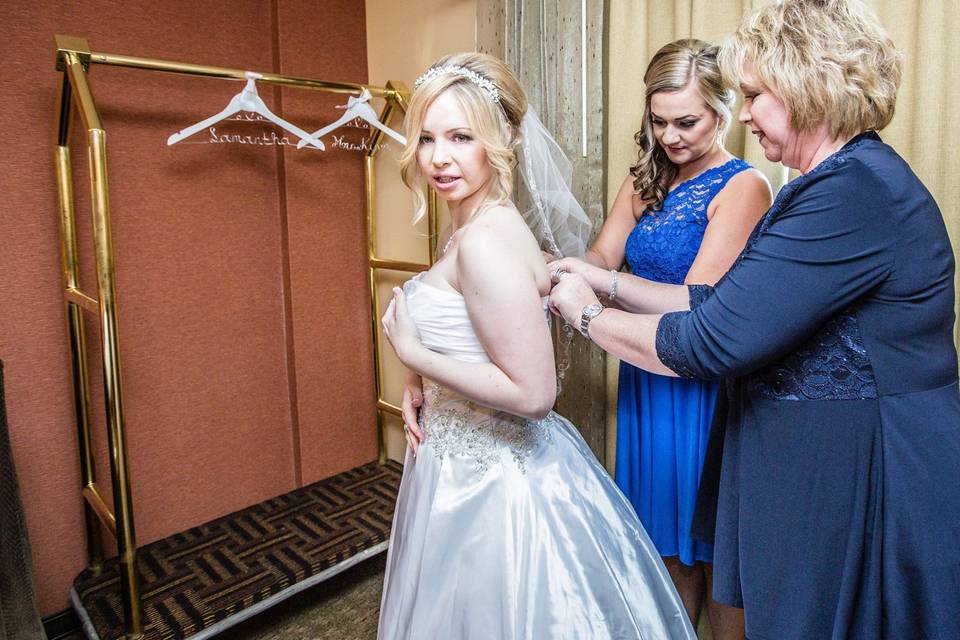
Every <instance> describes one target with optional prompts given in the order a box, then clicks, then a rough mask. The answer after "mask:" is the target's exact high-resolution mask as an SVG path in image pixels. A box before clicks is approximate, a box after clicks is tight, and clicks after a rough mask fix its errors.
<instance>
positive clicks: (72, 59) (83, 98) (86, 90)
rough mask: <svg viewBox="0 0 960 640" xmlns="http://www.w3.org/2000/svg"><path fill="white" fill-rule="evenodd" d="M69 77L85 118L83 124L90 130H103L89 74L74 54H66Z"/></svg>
mask: <svg viewBox="0 0 960 640" xmlns="http://www.w3.org/2000/svg"><path fill="white" fill-rule="evenodd" d="M66 63H67V75H68V76H69V78H70V85H71V87H72V88H73V93H74V94H75V96H74V97H75V98H76V101H77V103H78V106H79V107H80V116H81V117H82V118H83V124H84V126H86V128H87V129H88V130H90V129H101V130H102V129H103V125H102V124H100V115H99V114H98V113H97V104H96V102H95V101H94V99H93V92H92V91H91V90H90V83H89V82H88V81H87V73H86V71H84V69H83V64H82V63H81V62H80V57H79V56H78V55H77V54H75V53H72V52H67V54H66Z"/></svg>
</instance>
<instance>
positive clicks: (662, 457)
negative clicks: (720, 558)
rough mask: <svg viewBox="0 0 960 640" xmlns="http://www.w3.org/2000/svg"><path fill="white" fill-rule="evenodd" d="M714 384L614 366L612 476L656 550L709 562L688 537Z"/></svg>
mask: <svg viewBox="0 0 960 640" xmlns="http://www.w3.org/2000/svg"><path fill="white" fill-rule="evenodd" d="M716 398H717V383H715V382H706V381H703V380H688V379H684V378H673V377H667V376H658V375H656V374H652V373H647V372H646V371H642V370H640V369H637V368H636V367H634V366H633V365H630V364H627V363H625V362H623V363H621V364H620V390H619V400H618V402H617V467H616V474H615V477H616V482H617V485H618V486H619V487H620V490H621V491H623V493H624V495H626V496H627V498H628V499H629V500H630V502H631V503H632V504H633V508H634V509H635V510H636V512H637V515H638V516H639V517H640V521H641V522H642V523H643V526H644V528H645V529H646V530H647V533H648V534H649V535H650V538H651V539H652V540H653V543H654V545H655V546H656V548H657V551H658V552H659V553H660V555H661V556H666V557H678V558H679V559H680V561H681V562H683V563H684V564H686V565H693V564H694V563H696V562H712V561H713V545H712V544H708V543H706V542H702V541H700V540H695V539H693V538H691V537H690V527H691V525H692V523H693V514H694V510H695V507H696V504H697V489H698V487H699V486H700V475H701V473H702V472H703V459H704V456H705V454H706V450H707V441H708V440H709V437H710V423H711V420H712V418H713V408H714V403H715V401H716Z"/></svg>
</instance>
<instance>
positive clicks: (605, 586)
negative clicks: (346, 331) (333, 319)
mask: <svg viewBox="0 0 960 640" xmlns="http://www.w3.org/2000/svg"><path fill="white" fill-rule="evenodd" d="M406 122H407V139H408V143H407V147H406V148H405V150H404V152H403V154H402V156H401V160H400V164H401V172H402V175H403V179H404V182H405V183H406V184H407V186H409V187H410V188H411V189H412V190H413V191H414V193H415V194H416V196H417V197H418V204H419V210H420V214H422V213H423V210H424V209H425V189H433V190H435V191H436V192H437V194H438V196H439V197H440V198H441V199H443V200H444V201H446V203H447V206H448V208H449V211H450V218H451V224H450V229H449V233H448V234H447V235H446V237H445V238H443V241H444V243H443V245H442V246H443V249H442V255H441V256H440V258H439V259H438V260H437V262H436V264H434V265H433V267H431V268H430V270H429V271H426V272H424V273H421V274H419V275H417V276H416V277H414V278H413V279H411V280H410V281H408V282H407V283H406V284H405V285H404V287H403V289H402V290H400V289H395V290H394V298H393V300H392V301H391V303H390V306H389V307H388V309H387V311H386V314H385V315H384V317H383V327H384V330H385V333H386V335H387V337H388V339H389V340H390V342H391V344H392V345H393V348H394V349H395V351H396V352H397V355H398V356H399V358H400V360H401V361H402V362H403V363H404V365H406V366H407V367H408V368H409V369H410V370H411V372H412V373H413V374H414V375H417V376H422V389H423V400H422V407H421V409H420V415H419V424H408V425H407V426H405V427H404V430H405V431H406V432H407V441H408V444H409V448H408V452H407V456H406V462H405V466H404V472H403V480H402V482H401V485H400V493H399V496H398V499H397V507H396V512H395V516H394V521H393V532H392V534H391V542H390V549H389V552H388V557H387V572H386V578H385V583H384V590H383V600H382V604H381V610H380V627H379V632H378V637H379V638H380V639H381V640H399V639H417V640H419V639H432V638H436V639H440V640H474V639H477V640H479V639H482V640H495V639H511V640H513V639H530V640H545V639H550V638H564V639H582V640H601V639H604V638H611V639H612V638H617V639H620V638H629V639H639V638H643V639H644V640H653V639H675V638H678V639H695V638H696V636H695V634H694V632H693V629H692V628H691V627H690V624H689V622H688V620H687V617H686V614H685V613H684V609H683V605H682V604H681V601H680V598H679V596H678V595H677V592H676V590H675V589H674V587H673V583H672V582H671V580H670V577H669V575H668V574H667V572H666V569H665V568H664V567H663V565H662V563H661V561H660V557H659V555H658V553H657V551H656V549H655V548H654V547H653V545H652V544H651V542H650V540H649V538H648V537H647V534H646V532H645V531H644V530H643V527H642V526H641V524H640V522H639V520H638V519H637V516H636V515H635V513H634V512H633V510H632V508H631V506H630V504H629V503H628V502H627V500H626V499H625V498H624V497H623V496H622V495H621V493H620V491H619V490H618V489H617V488H616V486H615V485H614V483H613V481H612V480H611V479H610V477H609V476H608V475H607V473H606V471H605V470H604V469H603V467H602V466H601V465H600V464H599V462H598V461H597V460H596V458H595V457H594V456H593V454H592V453H591V451H590V450H589V448H588V447H587V445H586V443H585V442H584V441H583V439H582V438H581V436H580V435H579V433H578V432H577V430H576V429H575V428H574V427H573V425H571V424H570V423H569V422H568V421H567V420H565V419H564V418H562V417H560V416H558V415H556V414H554V413H552V412H551V411H550V409H551V407H552V406H553V403H554V400H555V398H556V377H555V370H554V358H553V349H552V345H551V341H550V331H549V326H548V320H547V317H546V316H545V305H544V299H545V297H546V295H547V293H548V292H549V290H550V284H551V283H550V274H549V273H548V271H547V268H546V265H545V263H544V260H543V258H542V257H541V253H540V248H539V245H538V240H537V238H535V236H534V234H533V233H532V232H531V226H532V227H533V228H534V230H535V231H536V232H537V235H538V236H539V237H540V239H541V240H542V241H544V242H545V243H546V244H547V245H548V247H549V248H550V249H551V250H552V251H560V252H564V253H569V252H570V251H571V247H573V250H574V251H575V250H576V245H577V244H578V241H579V243H580V246H579V250H580V251H581V252H582V249H583V245H582V242H583V241H584V240H585V235H586V234H585V233H584V232H586V231H589V223H588V222H587V219H586V216H585V215H584V214H583V211H582V209H579V206H578V205H577V206H575V207H573V208H571V206H572V204H571V203H575V201H574V200H573V198H572V196H570V194H569V187H568V185H563V187H562V189H560V191H561V192H562V193H558V191H557V189H556V188H555V185H556V183H557V180H555V179H552V178H551V177H550V176H549V175H547V174H546V173H545V169H544V168H551V167H553V166H554V165H553V164H552V163H551V161H550V159H549V156H550V150H551V149H556V145H555V143H553V141H552V139H550V138H549V134H546V131H545V129H543V127H542V125H541V124H540V123H539V120H537V118H536V115H535V114H534V113H533V112H532V111H528V109H527V99H526V96H525V95H524V93H523V90H522V89H521V87H520V85H519V82H518V81H517V79H516V77H515V76H514V75H513V74H512V72H511V71H510V70H509V69H508V68H507V67H506V66H505V65H504V64H503V63H502V62H500V61H499V60H497V59H495V58H492V57H490V56H487V55H484V54H477V53H466V54H458V55H453V56H448V57H445V58H443V59H441V60H439V61H438V62H437V63H435V64H434V65H433V66H432V67H431V68H430V69H429V70H428V71H427V72H426V73H425V74H424V75H423V76H422V77H421V78H420V79H418V80H417V83H416V85H415V89H414V92H413V95H412V97H411V100H410V106H409V109H408V111H407V119H406ZM541 152H543V153H541ZM534 156H535V157H534ZM518 160H519V161H520V167H521V173H522V174H523V176H524V179H525V181H526V184H527V186H528V188H529V190H530V192H531V195H532V200H533V201H534V202H535V205H536V206H535V207H534V210H533V211H532V213H531V215H530V219H529V220H528V221H527V222H528V223H529V225H530V226H528V224H527V223H525V221H524V218H523V217H522V216H521V215H520V213H519V212H518V210H517V209H516V208H515V206H514V205H513V203H512V202H511V201H510V195H511V191H512V183H513V173H512V172H513V167H514V166H515V165H516V164H517V161H518ZM545 182H546V183H548V184H543V183H545ZM571 212H572V213H571ZM588 322H589V320H584V322H583V323H582V325H583V326H582V330H584V331H586V330H587V328H588V327H587V324H588ZM416 386H417V387H419V385H416ZM405 404H407V403H405ZM407 422H413V421H411V420H407Z"/></svg>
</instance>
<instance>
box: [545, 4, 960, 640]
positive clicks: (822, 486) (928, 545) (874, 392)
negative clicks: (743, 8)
mask: <svg viewBox="0 0 960 640" xmlns="http://www.w3.org/2000/svg"><path fill="white" fill-rule="evenodd" d="M719 60H720V64H721V66H722V68H723V69H724V71H725V74H726V75H727V76H728V77H730V78H732V79H733V80H734V81H735V82H736V83H737V84H739V87H740V90H741V91H742V92H743V96H744V104H743V107H742V109H741V111H740V121H741V122H743V123H744V124H745V125H747V126H748V127H750V129H751V131H752V132H753V133H754V134H755V135H756V136H757V137H758V138H759V140H760V145H761V146H762V147H763V150H764V154H765V156H766V157H767V158H768V159H769V160H772V161H779V162H781V163H783V164H784V165H786V166H788V167H790V168H793V169H796V170H798V171H799V172H800V174H801V175H800V176H799V177H797V178H796V179H794V180H793V181H792V182H790V183H789V184H787V185H786V186H785V187H784V188H783V189H782V190H781V191H780V193H779V194H778V196H777V198H776V200H775V201H774V203H773V206H772V207H771V208H770V210H769V211H768V212H767V213H766V214H765V215H764V216H763V218H762V219H761V220H760V223H759V224H758V225H757V227H756V229H755V230H754V231H753V233H752V235H751V236H750V239H749V240H748V241H747V246H746V248H745V249H744V251H743V253H741V254H740V256H739V257H738V258H737V260H736V262H735V263H734V265H733V267H732V268H731V269H730V271H729V272H728V273H727V274H726V275H725V276H724V277H723V278H721V279H720V280H719V281H718V282H717V283H716V285H715V286H713V287H710V286H705V285H696V284H693V285H690V286H677V285H666V284H659V283H653V282H650V281H645V280H642V279H640V278H635V277H632V276H629V275H624V276H622V277H621V278H620V286H619V292H618V297H617V300H618V302H619V303H620V305H621V308H622V309H623V310H620V309H612V308H611V309H605V310H603V311H602V312H600V313H599V314H596V313H592V310H593V309H594V307H591V305H593V304H595V303H596V302H597V298H596V296H595V294H594V291H598V290H599V291H602V290H603V288H604V287H606V286H607V283H608V280H609V277H610V276H609V273H608V272H606V271H603V270H601V269H597V268H596V267H593V266H591V265H588V264H586V263H584V262H582V261H576V260H569V259H568V260H563V261H559V262H557V263H554V264H552V265H551V268H552V269H553V270H554V273H555V279H556V280H559V282H558V284H557V285H556V286H555V287H554V289H553V292H552V293H551V302H552V305H553V307H554V308H555V309H557V310H558V312H559V313H561V314H562V315H563V316H564V317H565V318H566V319H567V320H568V321H570V322H572V323H575V324H576V325H578V326H582V327H584V330H585V331H586V332H587V333H588V335H589V337H590V338H591V339H592V340H594V341H595V342H596V343H597V344H598V345H600V346H601V347H603V348H604V349H606V350H607V351H609V352H611V353H613V354H614V355H616V356H618V357H620V358H621V359H623V360H626V361H628V362H631V363H633V364H635V365H637V366H639V367H641V368H644V369H646V370H648V371H652V372H654V373H661V374H664V375H676V376H682V377H698V378H723V379H724V386H725V389H724V390H723V391H721V392H720V394H719V398H720V402H719V404H721V405H724V406H722V407H720V408H719V409H718V414H717V422H716V424H715V427H714V430H713V433H712V434H711V438H712V442H711V446H710V451H709V453H708V461H707V463H706V468H705V471H704V480H703V481H702V482H701V485H700V503H699V506H698V524H699V525H700V529H701V532H708V533H711V534H713V540H714V543H715V548H714V576H715V578H714V580H715V582H714V597H715V598H716V599H717V600H718V601H720V602H725V603H728V604H731V605H739V606H742V607H743V608H744V613H745V618H746V634H747V637H749V638H751V639H752V640H774V639H775V640H791V639H796V640H800V639H803V640H807V639H812V638H817V639H820V638H830V639H833V640H841V639H850V640H853V639H861V640H867V639H870V640H873V639H876V638H889V639H897V640H899V639H901V638H904V639H905V638H960V598H958V597H957V594H958V593H960V463H958V461H960V387H958V381H957V352H956V349H955V346H954V343H953V336H952V331H953V323H954V280H953V276H954V255H953V251H952V249H951V246H950V241H949V238H948V237H947V232H946V228H945V226H944V222H943V218H942V216H941V214H940V210H939V208H938V207H937V204H936V202H934V200H933V198H932V197H931V195H930V193H929V192H928V191H927V190H926V188H925V187H924V186H923V184H922V183H921V182H920V180H919V179H918V178H917V176H916V175H915V174H914V173H913V171H912V170H911V169H910V166H909V165H908V164H907V163H906V162H905V161H904V160H903V158H901V157H900V156H899V155H898V154H897V152H896V151H895V150H894V149H892V148H891V147H889V146H888V145H886V144H884V143H883V141H882V140H881V139H880V136H879V135H878V134H877V133H876V132H877V130H879V129H882V128H883V127H884V126H886V125H887V124H888V123H889V122H890V120H891V119H892V118H893V113H894V107H895V103H896V91H897V87H898V85H899V82H900V75H901V56H900V54H899V53H898V52H897V50H896V49H895V48H894V46H893V43H892V42H891V40H890V38H889V37H888V35H887V34H886V32H885V31H884V29H883V27H882V26H881V24H880V22H879V21H878V20H877V18H876V16H875V15H874V14H873V13H872V12H871V11H870V10H869V9H868V8H867V7H866V6H865V5H864V4H863V3H861V2H860V1H859V0H783V1H782V2H777V3H773V4H770V5H767V6H765V7H763V8H761V9H759V10H757V11H756V12H755V13H753V14H752V15H750V16H748V17H747V18H746V19H745V20H744V21H743V23H742V24H741V26H740V28H739V29H738V30H737V31H736V32H735V33H734V34H733V35H732V36H731V37H730V38H729V40H728V41H727V42H726V43H725V44H724V45H723V46H722V48H721V52H720V55H719ZM562 272H569V273H568V275H565V276H564V277H562V278H560V277H558V276H559V275H562ZM585 309H586V310H588V311H591V313H589V314H588V313H585V311H584V310H585ZM588 315H589V317H588ZM721 460H722V464H721Z"/></svg>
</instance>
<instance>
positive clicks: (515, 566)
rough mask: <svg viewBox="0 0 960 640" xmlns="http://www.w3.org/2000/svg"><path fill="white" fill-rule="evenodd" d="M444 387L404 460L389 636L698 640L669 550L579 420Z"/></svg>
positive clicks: (429, 395) (428, 395)
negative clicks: (665, 552) (530, 416)
mask: <svg viewBox="0 0 960 640" xmlns="http://www.w3.org/2000/svg"><path fill="white" fill-rule="evenodd" d="M445 393H448V392H445V391H444V390H442V389H441V388H439V387H436V386H435V385H432V386H430V387H425V409H424V412H423V416H426V418H423V417H422V422H423V427H424V430H425V431H426V433H427V436H426V441H425V442H424V444H423V445H422V446H421V448H420V450H419V452H418V454H417V457H416V458H414V457H413V456H412V455H411V454H410V452H409V450H408V452H407V458H406V463H405V467H404V474H403V480H402V482H401V485H400V493H399V497H398V501H397V508H396V512H395V515H394V521H393V531H392V534H391V536H392V537H391V541H390V549H389V552H388V560H387V572H386V578H385V583H384V593H383V600H382V603H381V611H380V629H379V635H378V637H379V638H380V639H381V640H405V639H416V640H423V639H433V638H436V639H438V640H440V639H442V640H496V639H502V640H515V639H526V640H549V639H553V638H558V639H559V638H563V639H582V640H604V639H608V638H609V639H613V638H617V639H640V638H643V639H644V640H660V639H663V640H665V639H684V640H695V638H696V635H695V633H694V631H693V629H692V628H691V626H690V624H689V622H688V620H687V617H686V614H685V612H684V610H683V606H682V603H681V601H680V598H679V596H678V595H677V592H676V589H675V588H674V586H673V583H672V582H671V581H670V578H669V575H668V574H667V572H666V569H665V568H664V566H663V564H662V562H661V560H660V557H659V554H658V553H657V551H656V549H655V548H654V546H653V544H652V543H651V541H650V539H649V537H648V536H647V534H646V532H645V531H644V530H643V527H642V525H641V524H640V521H639V520H638V519H637V516H636V514H635V513H634V511H633V509H632V507H631V506H630V504H629V502H628V501H627V500H626V499H625V498H624V496H623V494H622V493H620V491H619V490H618V489H617V487H616V485H615V484H614V482H613V480H612V479H611V478H610V476H609V475H608V474H607V472H606V470H605V469H604V468H603V467H602V466H601V465H600V463H599V462H598V461H597V459H596V458H595V457H594V455H593V453H592V452H591V451H590V449H589V448H588V447H587V445H586V443H585V442H584V440H583V438H582V437H581V436H580V434H579V433H578V432H577V430H576V428H574V426H573V425H572V424H570V422H568V421H567V420H565V419H564V418H562V417H560V416H557V415H556V414H550V416H548V417H547V418H546V419H545V420H542V421H537V422H534V421H529V420H524V419H521V418H517V417H515V416H509V414H503V413H501V412H495V411H492V410H490V409H485V408H482V407H479V406H477V405H474V404H472V403H469V402H467V401H465V400H462V399H457V398H456V397H455V396H453V397H451V396H449V395H448V396H447V397H446V398H443V397H441V396H442V395H444V394H445ZM441 407H442V410H440V408H441Z"/></svg>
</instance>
